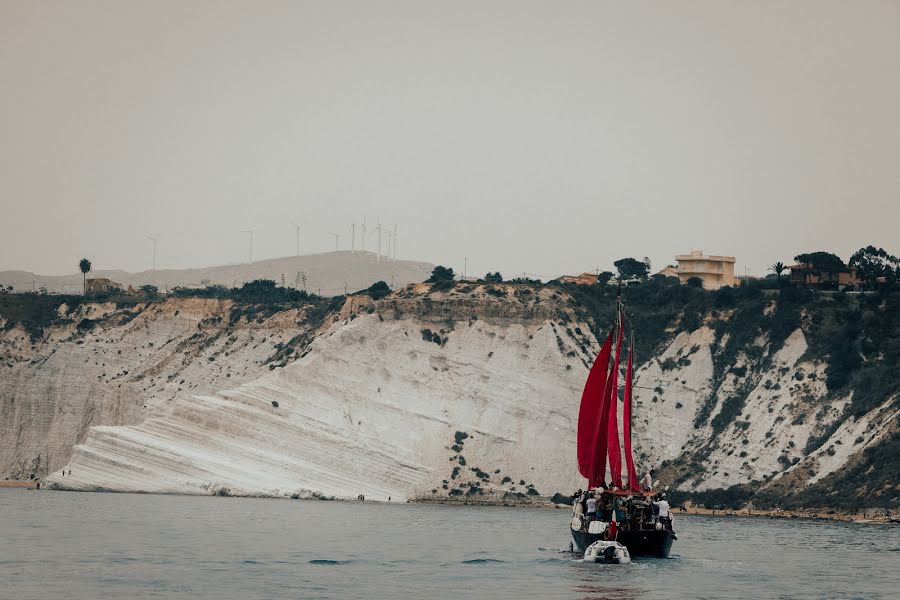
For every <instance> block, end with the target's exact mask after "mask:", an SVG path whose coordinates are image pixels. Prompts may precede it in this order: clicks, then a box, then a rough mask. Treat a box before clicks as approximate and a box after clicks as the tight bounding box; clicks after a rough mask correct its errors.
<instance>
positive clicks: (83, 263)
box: [78, 258, 91, 294]
mask: <svg viewBox="0 0 900 600" xmlns="http://www.w3.org/2000/svg"><path fill="white" fill-rule="evenodd" d="M78 268H79V269H80V270H81V279H82V284H83V286H84V294H87V274H88V273H90V272H91V261H89V260H88V259H86V258H82V259H81V260H80V261H78Z"/></svg>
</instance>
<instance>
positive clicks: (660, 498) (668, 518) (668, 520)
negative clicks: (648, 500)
mask: <svg viewBox="0 0 900 600" xmlns="http://www.w3.org/2000/svg"><path fill="white" fill-rule="evenodd" d="M656 498H657V499H656V501H655V502H654V503H653V507H654V508H655V509H656V510H657V511H658V513H659V522H660V523H662V524H663V525H665V526H666V527H668V528H669V529H671V528H672V510H671V509H670V508H669V502H668V501H667V500H666V495H665V494H659V495H657V497H656Z"/></svg>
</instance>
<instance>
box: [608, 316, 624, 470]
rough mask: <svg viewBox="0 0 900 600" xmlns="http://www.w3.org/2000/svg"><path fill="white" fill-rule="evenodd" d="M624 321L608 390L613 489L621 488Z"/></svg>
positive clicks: (620, 318)
mask: <svg viewBox="0 0 900 600" xmlns="http://www.w3.org/2000/svg"><path fill="white" fill-rule="evenodd" d="M623 325H624V319H623V318H622V317H619V339H618V343H617V344H616V360H615V362H614V363H613V370H612V373H611V374H610V380H609V384H608V386H607V387H608V388H609V423H608V426H607V430H606V432H607V438H606V439H607V442H606V444H607V448H608V451H609V476H610V479H611V485H612V487H614V488H621V487H622V454H621V453H620V451H619V413H618V408H619V356H620V352H621V350H622V329H624V327H623Z"/></svg>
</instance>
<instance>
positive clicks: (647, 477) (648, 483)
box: [641, 469, 656, 492]
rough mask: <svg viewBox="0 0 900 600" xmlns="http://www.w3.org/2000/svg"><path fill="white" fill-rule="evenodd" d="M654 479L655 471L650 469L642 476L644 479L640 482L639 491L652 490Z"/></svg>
mask: <svg viewBox="0 0 900 600" xmlns="http://www.w3.org/2000/svg"><path fill="white" fill-rule="evenodd" d="M654 477H656V471H654V470H653V469H650V470H649V471H648V472H647V473H645V474H644V478H643V479H642V480H641V491H643V492H649V491H652V490H653V478H654Z"/></svg>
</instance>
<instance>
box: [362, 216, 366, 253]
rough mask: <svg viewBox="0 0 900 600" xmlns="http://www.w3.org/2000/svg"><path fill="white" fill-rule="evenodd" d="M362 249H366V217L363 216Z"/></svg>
mask: <svg viewBox="0 0 900 600" xmlns="http://www.w3.org/2000/svg"><path fill="white" fill-rule="evenodd" d="M362 251H363V252H365V251H366V218H365V217H363V222H362Z"/></svg>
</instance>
